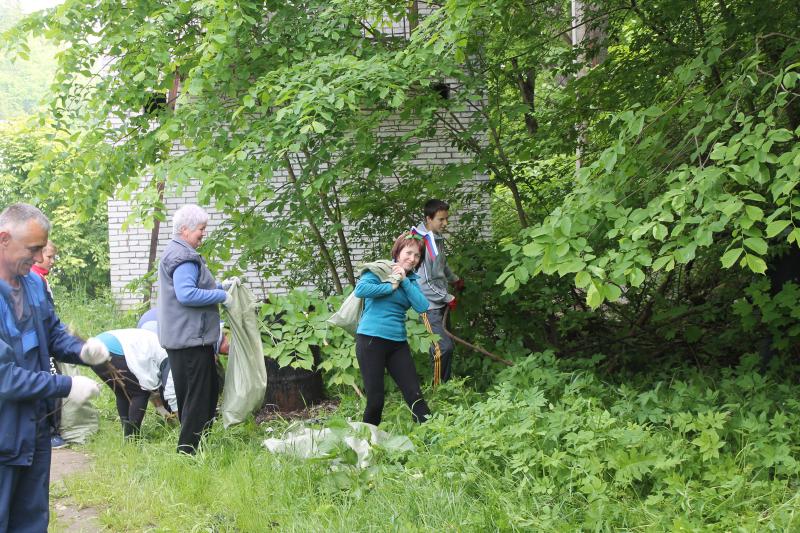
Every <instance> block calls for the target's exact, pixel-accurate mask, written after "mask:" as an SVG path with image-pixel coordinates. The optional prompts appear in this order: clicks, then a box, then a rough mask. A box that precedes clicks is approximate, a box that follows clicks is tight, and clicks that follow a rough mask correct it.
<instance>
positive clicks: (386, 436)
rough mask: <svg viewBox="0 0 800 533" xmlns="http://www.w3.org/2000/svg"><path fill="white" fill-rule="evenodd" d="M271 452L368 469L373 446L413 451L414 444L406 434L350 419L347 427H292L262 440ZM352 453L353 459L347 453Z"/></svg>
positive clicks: (389, 449)
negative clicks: (327, 460)
mask: <svg viewBox="0 0 800 533" xmlns="http://www.w3.org/2000/svg"><path fill="white" fill-rule="evenodd" d="M261 444H262V446H264V447H265V448H266V449H267V450H269V451H270V452H272V453H285V454H289V455H293V456H295V457H300V458H303V459H315V458H328V459H332V460H333V461H332V462H333V463H334V464H355V466H357V467H359V468H366V467H368V466H369V465H370V461H371V460H372V459H373V455H374V454H373V448H375V447H380V448H382V449H384V450H387V451H393V452H410V451H413V450H414V444H413V443H412V442H411V440H410V439H409V438H408V437H406V436H404V435H392V434H391V433H387V432H385V431H381V430H380V429H378V428H377V427H375V426H373V425H372V424H366V423H364V422H349V423H348V426H340V427H328V428H322V429H312V428H307V427H300V428H296V429H291V428H290V429H289V430H287V432H286V433H285V434H284V436H283V438H280V439H276V438H271V439H265V440H264V441H263V442H262V443H261ZM349 455H352V458H349V457H348V456H349Z"/></svg>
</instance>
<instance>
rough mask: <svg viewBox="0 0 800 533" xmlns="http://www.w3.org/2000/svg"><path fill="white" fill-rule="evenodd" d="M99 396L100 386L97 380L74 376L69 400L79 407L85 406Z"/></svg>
mask: <svg viewBox="0 0 800 533" xmlns="http://www.w3.org/2000/svg"><path fill="white" fill-rule="evenodd" d="M98 394H100V385H98V384H97V382H96V381H95V380H93V379H91V378H87V377H86V376H73V377H72V387H71V388H70V389H69V396H67V399H68V400H69V401H71V402H75V403H76V404H78V405H83V404H85V403H86V402H88V401H89V399H90V398H94V397H95V396H97V395H98Z"/></svg>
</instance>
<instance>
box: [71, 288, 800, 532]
mask: <svg viewBox="0 0 800 533" xmlns="http://www.w3.org/2000/svg"><path fill="white" fill-rule="evenodd" d="M107 305H108V304H107V303H97V302H87V303H86V304H84V305H78V300H76V299H70V300H65V305H61V306H60V307H61V309H62V317H63V318H64V319H65V321H67V322H71V323H74V324H83V323H84V320H86V319H87V318H88V317H90V316H91V317H94V320H97V317H98V316H99V314H98V313H97V310H98V306H100V307H102V308H103V309H106V307H105V306H107ZM106 315H107V316H114V315H113V313H106ZM116 316H117V318H115V319H113V325H115V326H117V327H122V326H126V325H131V324H132V322H133V321H134V320H135V317H127V318H126V317H123V316H120V315H116ZM98 325H99V324H98ZM103 326H104V327H111V326H112V322H106V323H104V324H103ZM81 327H84V326H81ZM85 327H87V328H89V329H90V330H92V331H96V330H97V329H98V327H97V326H92V325H91V324H87V325H86V326H85ZM596 362H597V361H596V360H587V361H583V362H578V363H576V362H574V361H569V360H563V359H558V358H556V357H554V356H553V354H552V353H549V352H548V353H538V354H535V355H533V356H531V357H527V358H525V359H524V360H523V361H521V362H520V363H519V364H517V366H515V367H513V368H508V369H506V370H503V371H502V372H496V373H494V374H493V375H492V376H491V377H489V378H487V379H488V381H489V383H487V386H486V391H485V392H481V391H480V390H478V388H476V387H475V384H474V383H473V382H472V380H466V381H462V380H456V381H452V382H449V383H447V384H445V385H443V386H440V387H439V388H438V389H437V390H435V391H432V390H430V389H428V390H426V391H425V394H426V396H427V397H428V398H429V399H430V403H431V405H432V408H433V410H434V412H435V414H436V416H435V417H434V418H433V419H432V420H431V421H429V422H428V423H426V424H424V425H422V426H414V425H413V424H412V422H411V417H410V415H409V413H408V412H407V410H406V408H405V406H404V404H403V402H402V400H401V398H400V397H399V394H397V393H396V391H394V390H392V392H391V393H390V395H389V398H388V401H387V412H386V414H385V417H384V423H383V424H382V428H383V429H384V430H386V431H389V432H394V433H402V434H407V435H409V436H410V437H411V438H412V440H413V442H414V443H415V445H416V450H415V451H414V452H410V453H407V454H401V455H396V454H386V453H381V452H380V451H379V452H378V455H377V458H378V459H377V462H376V463H374V464H373V466H371V467H370V468H368V469H366V470H358V469H356V468H355V467H345V468H343V469H341V468H340V469H338V470H332V469H331V461H330V460H315V461H304V460H300V459H293V458H289V457H286V456H272V455H270V454H269V453H268V452H266V450H264V449H263V448H262V447H261V445H260V443H261V441H262V440H263V439H265V438H267V437H272V436H276V435H280V434H281V432H282V431H284V430H286V429H287V428H288V427H289V423H288V422H280V421H278V422H273V423H270V424H267V425H264V426H256V425H254V424H253V423H252V422H249V423H246V424H244V425H242V426H239V427H234V428H231V429H229V430H223V429H222V426H221V425H220V424H217V425H216V426H215V427H214V429H213V431H212V433H211V435H210V437H209V439H208V441H207V445H206V446H205V447H204V449H203V453H201V454H200V455H198V456H197V457H196V458H189V457H182V456H179V455H177V454H176V453H175V451H174V447H175V442H176V441H177V428H176V427H173V426H170V425H168V424H166V423H165V422H163V421H162V420H161V419H160V418H159V417H158V416H157V415H155V414H154V413H153V412H150V413H149V414H148V415H147V417H146V418H145V423H144V426H143V434H142V439H141V440H140V441H137V442H123V441H122V434H121V430H120V428H119V424H118V420H117V417H116V411H115V409H114V402H113V396H112V395H111V393H110V392H108V391H107V390H104V392H103V395H102V397H101V399H100V401H99V405H100V408H101V418H102V422H101V430H100V433H99V434H98V436H97V437H96V438H95V439H94V440H93V441H92V442H91V444H89V445H88V447H87V449H88V450H89V451H90V452H91V453H92V455H93V457H94V467H93V469H92V471H91V472H89V473H86V474H81V475H79V476H75V477H73V478H71V479H70V480H69V481H68V483H67V488H68V494H69V496H70V497H71V498H74V499H75V500H76V501H77V502H79V503H81V504H83V505H91V506H95V507H97V508H98V509H99V510H100V511H101V512H100V521H101V523H102V524H103V525H105V526H106V527H108V528H109V529H110V530H113V531H123V530H136V531H139V530H146V529H151V528H155V529H158V530H163V531H191V530H204V529H212V530H215V531H262V530H264V529H265V528H266V529H270V528H274V529H280V530H290V531H308V530H318V529H325V530H330V531H369V530H386V529H390V530H397V531H408V530H431V529H435V530H450V529H457V530H462V531H485V530H532V529H533V530H544V531H567V530H569V531H574V530H607V529H616V530H625V531H664V530H686V531H699V530H703V531H730V530H737V531H790V530H794V529H796V528H797V527H798V526H799V525H800V524H798V521H799V520H800V518H798V516H797V512H796V511H797V506H798V498H800V463H799V462H798V461H797V459H796V457H797V454H798V452H800V449H798V448H799V447H800V434H798V432H799V431H800V414H798V413H800V402H798V400H797V398H798V397H800V396H799V395H800V386H798V385H797V383H796V380H795V379H793V378H792V377H791V376H793V375H796V373H797V371H798V370H800V369H798V368H797V365H796V364H794V363H791V362H789V361H781V365H780V367H779V368H780V370H779V371H776V372H770V373H767V374H763V373H761V372H759V371H758V370H757V365H756V364H755V363H756V362H757V361H756V359H755V358H754V357H752V356H750V357H746V358H744V360H743V361H742V363H741V364H740V365H739V366H737V367H736V368H731V369H722V370H715V371H709V370H707V369H706V370H701V369H698V368H693V367H686V366H685V365H682V364H676V365H674V366H665V367H663V368H661V369H660V370H658V371H655V372H651V373H647V374H645V373H614V374H604V373H599V372H598V371H597V370H596V369H595V363H596ZM673 362H675V363H679V361H677V360H673ZM481 388H483V387H481ZM342 400H343V401H342V403H341V405H340V407H339V410H338V412H337V413H332V414H331V415H330V417H329V418H326V419H324V420H320V421H318V423H320V424H325V425H331V424H336V423H337V420H341V419H342V418H344V417H350V418H354V419H357V418H358V417H359V415H360V412H361V409H362V408H363V404H362V403H361V401H360V400H358V399H356V397H355V396H354V395H352V394H346V395H343V396H342ZM340 453H344V452H334V454H333V456H332V457H331V458H330V459H332V458H335V457H340V458H344V459H345V460H346V457H345V456H344V455H341V456H340V455H339V454H340ZM378 510H379V511H378Z"/></svg>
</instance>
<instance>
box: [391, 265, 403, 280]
mask: <svg viewBox="0 0 800 533" xmlns="http://www.w3.org/2000/svg"><path fill="white" fill-rule="evenodd" d="M392 274H396V275H397V276H400V281H403V279H404V278H405V277H406V269H405V268H403V267H401V266H400V265H394V266H392Z"/></svg>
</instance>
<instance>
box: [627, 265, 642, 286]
mask: <svg viewBox="0 0 800 533" xmlns="http://www.w3.org/2000/svg"><path fill="white" fill-rule="evenodd" d="M644 279H645V275H644V272H642V270H641V269H640V268H634V269H633V270H631V273H630V274H629V275H628V281H629V282H630V284H631V286H633V287H639V286H640V285H641V284H642V283H644Z"/></svg>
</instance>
